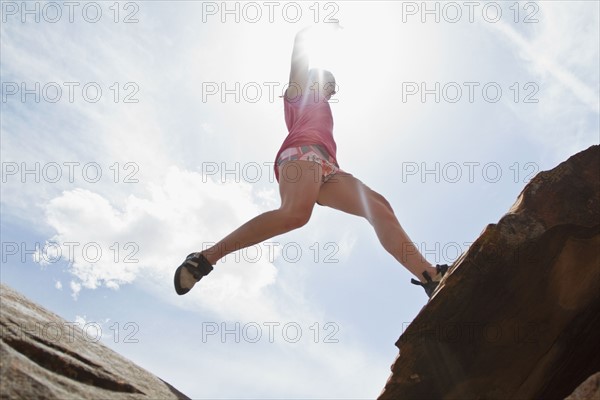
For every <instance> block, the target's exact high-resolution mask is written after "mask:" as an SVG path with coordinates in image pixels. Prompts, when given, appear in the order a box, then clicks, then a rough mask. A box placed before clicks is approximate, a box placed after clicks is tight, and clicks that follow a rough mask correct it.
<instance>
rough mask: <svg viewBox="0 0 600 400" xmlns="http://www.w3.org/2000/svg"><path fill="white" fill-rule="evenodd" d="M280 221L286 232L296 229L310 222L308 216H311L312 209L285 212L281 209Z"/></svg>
mask: <svg viewBox="0 0 600 400" xmlns="http://www.w3.org/2000/svg"><path fill="white" fill-rule="evenodd" d="M281 211H282V214H283V215H282V217H283V218H282V220H283V222H284V225H285V227H286V228H287V229H288V230H292V229H298V228H301V227H303V226H304V225H306V224H307V223H308V221H309V220H310V216H311V214H312V209H295V210H285V209H282V210H281Z"/></svg>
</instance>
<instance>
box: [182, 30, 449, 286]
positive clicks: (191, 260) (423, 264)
mask: <svg viewBox="0 0 600 400" xmlns="http://www.w3.org/2000/svg"><path fill="white" fill-rule="evenodd" d="M331 25H332V26H333V28H334V29H335V28H339V25H338V24H337V23H336V24H331ZM311 29H312V27H308V28H305V29H303V30H301V31H300V32H298V33H297V34H296V37H295V40H294V48H293V51H292V63H291V70H290V79H289V87H288V88H287V89H286V91H285V93H284V95H283V106H284V114H285V122H286V125H287V128H288V131H289V134H288V135H287V137H286V138H285V140H284V141H283V144H282V145H281V147H280V148H279V151H278V152H277V155H276V157H275V176H276V179H277V182H278V183H279V194H280V197H281V206H280V207H279V208H278V209H276V210H272V211H268V212H265V213H263V214H261V215H259V216H257V217H255V218H253V219H251V220H250V221H248V222H246V223H245V224H243V225H242V226H240V227H239V228H238V229H236V230H235V231H233V232H232V233H230V234H229V235H228V236H226V237H225V238H224V239H222V240H221V241H220V242H218V243H216V244H215V245H214V246H212V247H210V248H208V249H206V250H203V251H200V252H197V253H192V254H190V255H188V256H187V258H186V259H185V261H184V262H183V264H181V266H179V268H177V270H176V272H175V290H176V292H177V294H179V295H182V294H185V293H187V292H189V291H190V289H192V287H193V286H194V284H196V283H197V282H198V281H199V280H200V279H201V278H202V277H204V276H206V275H208V273H209V272H211V271H212V270H213V265H215V264H216V263H217V261H218V260H220V259H221V258H222V257H224V256H226V255H227V254H229V253H232V252H234V251H237V250H240V249H243V248H245V247H248V246H252V245H255V244H257V243H261V242H263V241H265V240H267V239H270V238H272V237H274V236H277V235H281V234H283V233H286V232H289V231H291V230H293V229H297V228H300V227H302V226H303V225H305V224H306V223H307V222H308V220H309V219H310V216H311V213H312V210H313V208H314V206H315V203H316V204H319V205H321V206H327V207H331V208H334V209H336V210H340V211H343V212H346V213H349V214H353V215H357V216H360V217H364V218H365V219H366V220H367V221H369V223H370V224H371V225H372V226H373V228H374V229H375V233H376V234H377V237H378V238H379V241H380V242H381V244H382V245H383V247H384V248H385V250H386V251H388V252H389V253H390V254H391V255H392V256H394V258H395V259H396V260H398V262H399V263H400V264H402V265H403V266H404V267H406V268H407V269H408V270H409V271H410V272H411V273H412V274H413V275H414V276H415V277H417V278H418V280H416V279H411V282H412V283H413V284H416V285H421V286H423V288H424V289H425V292H426V293H427V295H428V296H429V297H431V295H432V294H433V292H434V290H435V289H436V288H437V286H438V284H439V281H440V280H441V278H442V277H443V276H444V275H445V274H446V272H447V270H448V266H447V265H436V266H435V267H434V266H433V265H431V264H430V263H429V262H427V261H426V260H425V258H424V257H423V256H422V255H421V253H420V252H419V251H418V249H416V246H414V245H413V244H412V242H411V240H410V238H409V237H408V235H407V234H406V232H404V230H403V229H402V227H401V226H400V223H399V222H398V219H397V218H396V216H395V214H394V211H393V210H392V207H391V206H390V204H389V203H388V202H387V200H386V199H385V198H384V197H383V196H382V195H380V194H379V193H377V192H375V191H373V190H371V189H370V188H369V187H368V186H366V185H365V184H364V183H362V182H361V181H360V180H358V179H357V178H355V177H354V176H353V175H351V174H349V173H347V172H345V171H343V170H341V169H340V167H339V165H338V162H337V159H336V144H335V141H334V138H333V117H332V114H331V108H330V106H329V102H328V100H329V99H330V98H331V96H333V95H334V94H335V89H336V83H335V78H334V77H333V74H332V73H331V72H329V71H325V70H319V69H309V57H308V54H307V49H306V47H307V36H308V35H309V33H310V30H311ZM409 248H410V249H411V250H412V251H410V252H407V251H406V250H407V249H409Z"/></svg>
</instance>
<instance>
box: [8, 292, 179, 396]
mask: <svg viewBox="0 0 600 400" xmlns="http://www.w3.org/2000/svg"><path fill="white" fill-rule="evenodd" d="M0 307H1V308H0V333H1V334H0V398H2V399H40V398H43V399H94V400H97V399H187V398H188V397H187V396H185V395H184V394H182V393H180V392H179V391H177V390H176V389H175V388H173V387H172V386H171V385H169V384H168V383H166V382H164V381H162V380H161V379H159V378H157V377H155V376H154V375H152V374H150V373H149V372H148V371H146V370H144V369H142V368H140V367H138V366H137V365H135V364H134V363H132V362H131V361H129V360H127V359H125V358H124V357H122V356H120V355H119V354H117V353H115V352H114V351H112V350H110V349H109V348H107V347H106V346H104V345H102V344H101V343H99V342H98V341H97V338H96V337H95V336H94V335H91V334H90V333H89V332H85V333H84V332H83V331H82V330H81V329H79V328H78V327H76V326H74V324H72V323H68V322H67V321H65V320H63V319H62V318H60V317H59V316H57V315H55V314H53V313H51V312H49V311H47V310H45V309H43V308H41V307H40V306H38V305H36V304H34V303H32V302H31V301H29V300H27V299H26V298H25V297H23V296H22V295H20V294H19V293H17V292H15V291H14V290H12V289H11V288H9V287H7V286H5V285H0ZM86 334H87V335H86Z"/></svg>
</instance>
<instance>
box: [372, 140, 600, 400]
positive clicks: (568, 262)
mask: <svg viewBox="0 0 600 400" xmlns="http://www.w3.org/2000/svg"><path fill="white" fill-rule="evenodd" d="M599 249H600V147H599V146H592V147H590V148H589V149H587V150H585V151H582V152H580V153H578V154H576V155H574V156H572V157H571V158H569V159H568V160H567V161H565V162H563V163H561V164H560V165H558V166H557V167H555V168H554V169H552V170H550V171H545V172H541V173H539V174H538V175H537V176H536V177H535V178H534V179H533V180H532V181H531V182H529V184H528V185H527V186H526V187H525V188H524V189H523V191H522V192H521V194H520V195H519V197H518V198H517V201H516V202H515V204H514V205H513V207H512V208H511V209H510V210H509V211H508V213H507V214H506V215H504V216H503V217H502V218H501V219H500V221H498V223H496V224H490V225H488V226H487V227H486V228H485V230H484V231H483V233H482V234H481V236H480V237H479V238H478V239H477V240H476V241H475V242H474V243H473V244H472V245H471V247H470V248H469V250H468V251H467V252H466V253H465V254H463V255H462V256H461V257H460V259H459V260H457V261H456V262H455V263H454V265H453V266H452V270H451V273H450V274H449V275H446V277H444V280H443V282H442V284H441V286H440V290H438V291H437V293H436V295H435V296H434V297H433V298H432V299H431V300H430V301H429V303H427V305H426V306H425V307H424V308H423V309H422V310H421V312H420V313H419V314H418V315H417V317H416V318H415V319H414V321H413V322H412V323H411V324H410V325H409V326H408V328H407V329H406V330H405V331H404V332H403V334H402V335H401V336H400V338H399V340H398V341H397V342H396V346H398V348H399V349H400V353H399V355H398V357H397V359H396V361H395V362H394V364H393V365H392V374H391V376H390V377H389V379H388V381H387V383H386V385H385V388H384V390H383V392H382V393H381V395H380V397H379V398H380V399H381V400H387V399H490V400H492V399H503V400H504V399H564V398H565V397H567V396H569V395H570V394H571V393H573V392H574V390H575V389H576V388H577V387H578V386H579V385H580V384H581V383H582V382H584V381H586V379H587V378H588V377H590V376H591V375H594V373H596V372H598V371H600V345H599V343H600V250H599ZM588 382H596V384H597V382H598V379H597V377H596V378H595V381H594V379H591V380H588ZM588 386H589V384H588ZM586 390H587V389H586ZM593 392H594V390H593V388H592V390H591V392H590V393H593ZM581 393H584V391H582V392H581ZM592 396H598V391H597V390H595V395H592ZM583 398H585V397H583Z"/></svg>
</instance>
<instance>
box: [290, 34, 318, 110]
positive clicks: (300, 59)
mask: <svg viewBox="0 0 600 400" xmlns="http://www.w3.org/2000/svg"><path fill="white" fill-rule="evenodd" d="M311 29H312V26H308V27H306V28H304V29H302V30H301V31H299V32H298V33H297V34H296V38H295V39H294V49H293V50H292V65H291V68H290V81H289V87H288V88H287V89H286V91H285V96H286V97H287V98H295V97H296V96H298V95H299V94H300V93H301V91H302V90H303V89H304V87H305V86H306V81H307V80H308V65H309V57H308V35H309V31H310V30H311Z"/></svg>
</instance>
